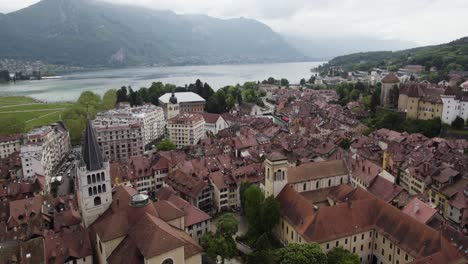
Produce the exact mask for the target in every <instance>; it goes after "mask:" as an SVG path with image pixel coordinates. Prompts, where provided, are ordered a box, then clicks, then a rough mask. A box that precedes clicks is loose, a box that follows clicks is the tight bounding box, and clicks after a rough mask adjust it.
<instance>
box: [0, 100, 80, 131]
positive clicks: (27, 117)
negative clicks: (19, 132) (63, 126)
mask: <svg viewBox="0 0 468 264" xmlns="http://www.w3.org/2000/svg"><path fill="white" fill-rule="evenodd" d="M71 105H72V103H41V102H38V101H36V100H34V99H32V98H29V97H21V96H12V97H0V120H1V119H2V118H4V117H11V116H14V117H15V118H16V119H17V120H18V121H19V122H24V123H25V132H26V131H28V130H29V129H31V128H32V127H34V126H41V125H47V124H50V123H53V122H56V121H57V120H59V118H60V114H61V113H62V112H63V111H64V110H65V109H66V108H68V107H70V106H71Z"/></svg>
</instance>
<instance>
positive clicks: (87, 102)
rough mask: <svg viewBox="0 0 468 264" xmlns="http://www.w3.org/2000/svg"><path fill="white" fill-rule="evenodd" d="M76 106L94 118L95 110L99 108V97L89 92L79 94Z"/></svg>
mask: <svg viewBox="0 0 468 264" xmlns="http://www.w3.org/2000/svg"><path fill="white" fill-rule="evenodd" d="M76 105H77V106H80V107H83V108H84V109H86V111H87V112H88V113H89V115H90V116H91V117H92V118H94V115H96V112H97V110H98V109H99V107H100V106H101V97H100V96H99V95H98V94H95V93H93V92H91V91H84V92H82V93H81V95H80V97H79V98H78V101H76Z"/></svg>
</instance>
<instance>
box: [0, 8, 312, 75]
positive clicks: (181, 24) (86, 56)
mask: <svg viewBox="0 0 468 264" xmlns="http://www.w3.org/2000/svg"><path fill="white" fill-rule="evenodd" d="M0 36H2V37H1V39H2V40H1V41H0V58H8V59H17V60H24V61H33V60H42V61H45V62H48V63H52V64H59V65H76V66H84V67H86V66H126V65H139V64H160V65H166V64H169V65H174V64H176V65H177V64H180V65H181V64H210V63H237V62H239V63H243V62H269V61H293V60H303V59H305V57H304V56H303V55H302V54H300V53H299V52H298V51H296V50H295V49H294V48H292V47H291V46H290V45H289V44H288V43H287V42H286V41H285V40H284V39H283V38H282V37H281V36H280V35H278V34H277V33H275V32H274V31H272V30H271V29H270V28H269V27H268V26H266V25H265V24H262V23H260V22H258V21H255V20H251V19H244V18H238V19H227V20H222V19H217V18H212V17H208V16H195V15H177V14H175V13H174V12H171V11H157V10H152V9H145V8H140V7H133V6H123V5H114V4H109V3H103V2H97V1H94V0H42V1H41V2H39V3H37V4H34V5H32V6H29V7H27V8H24V9H21V10H19V11H16V12H12V13H9V14H3V15H0Z"/></svg>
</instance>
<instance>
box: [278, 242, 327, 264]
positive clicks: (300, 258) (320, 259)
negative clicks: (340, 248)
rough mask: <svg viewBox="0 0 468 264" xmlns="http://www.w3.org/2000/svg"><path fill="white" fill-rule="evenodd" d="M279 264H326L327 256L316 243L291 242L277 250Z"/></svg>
mask: <svg viewBox="0 0 468 264" xmlns="http://www.w3.org/2000/svg"><path fill="white" fill-rule="evenodd" d="M275 255H276V258H277V263H278V264H326V263H327V256H326V255H325V254H324V253H323V252H322V249H320V246H319V245H318V244H316V243H306V244H294V243H293V244H289V245H288V246H287V247H285V248H281V249H279V250H277V251H276V254H275Z"/></svg>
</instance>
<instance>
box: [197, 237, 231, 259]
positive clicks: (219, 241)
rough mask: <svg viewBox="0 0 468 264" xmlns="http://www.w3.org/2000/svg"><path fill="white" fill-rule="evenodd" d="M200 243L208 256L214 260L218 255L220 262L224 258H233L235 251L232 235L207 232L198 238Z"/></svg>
mask: <svg viewBox="0 0 468 264" xmlns="http://www.w3.org/2000/svg"><path fill="white" fill-rule="evenodd" d="M200 245H201V246H202V247H203V249H204V251H205V253H206V255H207V256H208V257H210V258H211V259H212V260H216V259H217V257H218V256H220V257H221V260H222V263H224V260H225V259H230V258H233V257H234V256H235V255H236V252H237V249H236V243H235V241H234V239H232V237H231V238H225V237H223V236H220V235H218V234H213V233H212V232H207V233H205V234H204V235H203V236H202V237H201V238H200Z"/></svg>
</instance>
